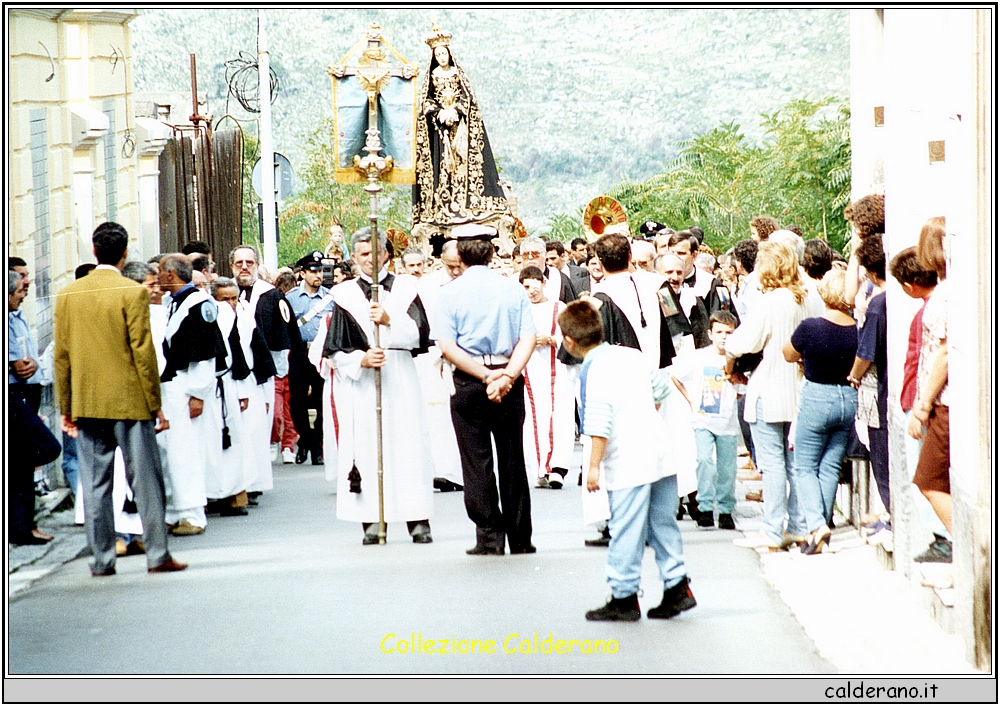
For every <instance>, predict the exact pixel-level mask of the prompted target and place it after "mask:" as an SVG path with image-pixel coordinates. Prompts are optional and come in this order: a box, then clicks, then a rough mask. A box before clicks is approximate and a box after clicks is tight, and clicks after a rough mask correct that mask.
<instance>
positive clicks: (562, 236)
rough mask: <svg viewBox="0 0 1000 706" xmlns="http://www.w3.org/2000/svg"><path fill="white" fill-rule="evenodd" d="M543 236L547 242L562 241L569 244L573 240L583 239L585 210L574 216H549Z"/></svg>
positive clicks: (561, 214)
mask: <svg viewBox="0 0 1000 706" xmlns="http://www.w3.org/2000/svg"><path fill="white" fill-rule="evenodd" d="M542 236H543V237H545V239H546V240H561V241H562V242H564V243H568V242H570V241H571V240H573V238H582V237H583V209H580V210H578V211H577V212H576V213H575V214H574V215H572V216H571V215H569V214H568V213H559V214H556V215H554V216H549V218H548V220H547V221H546V222H545V230H544V231H543V233H542Z"/></svg>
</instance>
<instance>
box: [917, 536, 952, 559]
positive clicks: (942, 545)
mask: <svg viewBox="0 0 1000 706" xmlns="http://www.w3.org/2000/svg"><path fill="white" fill-rule="evenodd" d="M913 561H915V562H917V563H918V564H930V563H935V564H950V563H951V542H949V541H948V540H947V539H945V538H944V537H942V536H940V535H934V541H933V542H931V544H930V546H929V547H927V549H926V550H925V551H924V553H923V554H918V555H917V556H915V557H913Z"/></svg>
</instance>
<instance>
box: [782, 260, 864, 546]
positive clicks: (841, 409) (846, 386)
mask: <svg viewBox="0 0 1000 706" xmlns="http://www.w3.org/2000/svg"><path fill="white" fill-rule="evenodd" d="M844 278H845V273H844V272H843V270H830V271H829V272H827V273H826V274H825V275H823V279H821V280H820V282H819V285H818V286H817V291H818V292H819V295H820V297H821V298H822V299H823V303H824V304H825V305H826V311H825V312H824V313H823V315H822V316H818V317H813V318H808V319H805V320H804V321H803V322H802V323H800V324H799V325H798V327H797V328H796V329H795V333H793V334H792V337H791V338H790V339H789V340H788V341H787V342H786V343H785V345H784V346H783V347H782V353H783V354H784V356H785V360H786V361H788V362H789V363H798V362H800V361H801V362H802V366H803V369H804V373H805V378H806V381H805V383H804V384H803V386H802V392H801V395H800V397H799V412H798V416H797V417H796V423H795V466H794V471H793V473H792V483H793V484H794V485H795V488H796V492H797V494H798V499H799V506H800V507H801V508H802V515H803V519H804V520H805V523H806V529H808V530H809V536H808V538H807V541H806V543H805V544H804V545H803V546H802V553H803V554H819V553H821V552H823V551H825V550H826V548H827V546H828V545H829V541H830V525H829V522H830V518H831V517H832V515H833V498H834V495H835V494H836V492H837V483H838V482H839V480H840V465H841V462H842V461H843V459H844V454H845V453H846V452H847V444H848V442H849V440H850V436H851V427H852V426H854V416H855V414H856V413H857V406H858V393H857V390H855V389H854V387H852V385H851V382H850V375H851V366H852V365H853V364H854V356H855V352H856V351H857V348H858V329H857V325H856V324H855V321H854V318H853V317H852V316H851V315H850V313H848V312H849V311H850V310H851V305H850V303H848V301H847V299H846V298H845V296H844Z"/></svg>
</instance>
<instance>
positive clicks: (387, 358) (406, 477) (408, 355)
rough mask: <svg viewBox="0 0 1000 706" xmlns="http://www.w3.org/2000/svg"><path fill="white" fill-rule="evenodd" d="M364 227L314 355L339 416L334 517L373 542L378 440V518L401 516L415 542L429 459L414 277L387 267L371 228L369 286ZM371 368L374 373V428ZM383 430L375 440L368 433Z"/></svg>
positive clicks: (422, 317) (420, 538) (427, 530)
mask: <svg viewBox="0 0 1000 706" xmlns="http://www.w3.org/2000/svg"><path fill="white" fill-rule="evenodd" d="M373 240H374V239H373V237H372V229H371V228H370V227H367V228H363V229H361V230H359V231H357V232H356V233H354V235H353V236H352V237H351V249H352V250H353V252H354V258H355V262H356V263H357V264H358V267H359V268H360V269H361V275H360V276H359V277H358V278H357V279H354V280H349V281H346V282H342V283H341V284H338V285H336V286H335V287H334V288H333V289H332V290H331V293H332V294H333V299H334V307H333V310H332V312H331V314H330V322H329V326H328V330H327V334H326V339H325V341H324V343H323V351H322V357H323V358H326V359H327V360H328V362H329V363H330V367H331V368H332V369H333V370H334V375H335V380H334V385H335V386H336V390H337V416H338V419H339V425H338V426H339V429H340V432H339V446H338V458H337V517H338V518H339V519H341V520H348V521H350V522H361V524H362V527H363V528H364V532H365V535H364V539H363V540H362V544H365V545H369V544H378V543H379V534H378V522H379V520H380V517H379V515H380V513H379V495H380V493H379V488H378V448H379V446H381V448H382V452H383V453H382V472H383V483H382V486H383V491H382V495H383V503H384V518H385V522H386V523H389V522H403V521H405V522H406V525H407V529H408V530H409V532H410V535H411V536H412V537H413V541H414V542H415V543H417V544H428V543H430V542H431V541H432V539H431V526H430V516H431V510H432V504H433V486H432V478H431V475H432V465H431V463H430V462H429V460H427V459H425V458H424V454H423V451H422V449H423V441H422V433H423V425H422V421H421V415H422V413H423V402H422V400H423V398H422V396H421V392H420V381H419V379H418V377H417V369H416V366H415V365H414V364H413V357H414V356H415V355H417V354H419V353H424V352H426V351H427V349H428V347H429V346H430V338H429V334H430V326H429V324H428V322H427V316H426V313H425V312H424V307H423V304H422V303H421V301H420V297H419V296H418V295H417V278H416V277H413V276H412V275H392V274H389V272H388V270H387V269H386V267H385V265H387V264H388V251H387V250H386V236H385V233H384V232H382V231H381V230H379V231H378V236H377V241H378V249H379V252H377V253H374V254H375V256H377V257H378V262H379V272H378V275H377V280H378V286H377V287H375V286H373V282H374V280H375V276H374V263H373V252H372V251H373V248H372V245H373ZM376 371H381V400H382V401H383V405H384V406H383V408H382V409H381V417H382V427H381V430H380V429H379V425H378V421H377V420H378V416H379V415H378V412H379V410H378V409H377V404H376V401H377V395H376V391H377V390H376V388H377V381H376ZM380 431H381V433H382V434H383V440H382V443H381V444H380V443H379V439H378V434H379V433H380Z"/></svg>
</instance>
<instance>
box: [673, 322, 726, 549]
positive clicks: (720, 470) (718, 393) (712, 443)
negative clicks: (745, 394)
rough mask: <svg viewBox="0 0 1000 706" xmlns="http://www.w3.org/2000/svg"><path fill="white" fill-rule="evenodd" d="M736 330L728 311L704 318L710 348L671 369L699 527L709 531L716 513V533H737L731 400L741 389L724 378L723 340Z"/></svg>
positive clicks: (689, 355) (691, 353)
mask: <svg viewBox="0 0 1000 706" xmlns="http://www.w3.org/2000/svg"><path fill="white" fill-rule="evenodd" d="M736 325H737V323H736V317H734V316H733V315H732V314H730V313H729V312H728V311H717V312H715V313H713V314H712V316H711V317H710V318H709V327H710V330H709V334H708V336H709V339H710V340H711V342H712V343H711V345H709V346H706V347H704V348H699V349H697V350H693V349H692V350H689V351H688V352H687V354H686V355H684V356H682V357H680V358H679V359H678V360H677V361H676V362H675V363H674V365H673V366H672V368H671V374H672V376H673V378H674V382H675V383H677V384H678V387H679V388H680V389H681V390H682V392H684V394H685V396H686V397H687V398H688V402H689V403H690V405H691V412H692V414H691V426H692V427H693V428H694V435H695V443H696V445H697V453H698V468H697V474H698V511H699V516H698V526H699V527H714V526H715V517H714V514H713V513H714V511H715V509H716V508H718V511H719V528H720V529H736V524H735V523H734V522H733V510H734V509H735V507H736V450H737V440H738V434H739V420H738V419H737V417H736V414H737V412H736V400H737V398H738V396H739V394H740V390H739V389H738V388H737V387H736V386H734V385H733V384H732V383H731V382H729V381H727V380H726V378H725V374H724V368H725V364H726V339H727V338H728V337H729V334H731V333H732V332H733V331H734V330H735V329H736ZM740 387H742V386H740ZM713 452H714V458H713Z"/></svg>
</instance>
